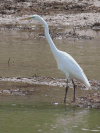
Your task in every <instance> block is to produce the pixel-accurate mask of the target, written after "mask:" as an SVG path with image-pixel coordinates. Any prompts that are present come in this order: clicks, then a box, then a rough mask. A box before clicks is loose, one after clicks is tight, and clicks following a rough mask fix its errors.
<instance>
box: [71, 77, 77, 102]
mask: <svg viewBox="0 0 100 133" xmlns="http://www.w3.org/2000/svg"><path fill="white" fill-rule="evenodd" d="M72 83H73V87H74V98H73V101H75V87H76V85H75V83H74V81H73V79H72Z"/></svg>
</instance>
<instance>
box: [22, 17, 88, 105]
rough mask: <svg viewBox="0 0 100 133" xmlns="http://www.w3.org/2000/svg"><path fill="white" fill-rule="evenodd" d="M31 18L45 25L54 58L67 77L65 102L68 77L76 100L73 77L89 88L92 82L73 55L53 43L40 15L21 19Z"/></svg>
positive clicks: (45, 25)
mask: <svg viewBox="0 0 100 133" xmlns="http://www.w3.org/2000/svg"><path fill="white" fill-rule="evenodd" d="M30 19H32V20H38V21H40V22H41V23H42V24H43V25H44V28H45V36H46V39H47V41H48V43H49V45H50V48H51V51H52V53H53V55H54V58H55V59H56V62H57V66H58V69H59V70H61V71H62V72H63V73H64V74H65V76H66V78H67V85H66V89H65V98H64V103H66V95H67V91H68V78H70V79H71V80H72V83H73V87H74V101H75V87H76V86H75V84H74V81H73V79H77V80H79V81H81V82H83V83H84V84H85V86H86V87H87V88H88V89H89V88H90V84H89V81H88V79H87V77H86V76H85V74H84V72H83V70H82V68H81V67H80V66H79V65H78V63H77V62H76V61H75V60H74V59H73V57H72V56H71V55H69V54H68V53H66V52H63V51H60V50H58V49H57V47H56V46H55V44H54V43H53V40H52V39H51V37H50V34H49V28H48V25H47V23H46V21H45V20H44V19H43V18H42V17H40V16H39V15H32V16H30V17H28V18H24V19H21V20H30Z"/></svg>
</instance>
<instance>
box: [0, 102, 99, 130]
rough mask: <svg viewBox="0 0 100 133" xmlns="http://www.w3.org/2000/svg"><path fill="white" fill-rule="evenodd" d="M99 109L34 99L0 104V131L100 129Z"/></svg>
mask: <svg viewBox="0 0 100 133" xmlns="http://www.w3.org/2000/svg"><path fill="white" fill-rule="evenodd" d="M99 114H100V110H88V109H76V108H68V109H67V111H65V110H64V108H63V106H62V105H58V106H54V105H52V104H50V103H43V102H42V103H41V102H37V103H34V104H31V103H29V104H28V103H26V104H18V103H9V104H7V103H5V104H0V116H1V117H0V121H1V122H0V131H1V132H2V133H5V132H8V133H13V132H15V133H18V132H19V133H22V132H24V133H27V132H28V133H32V132H35V133H38V132H41V133H47V132H48V133H51V132H53V133H83V132H85V133H90V132H100V115H99Z"/></svg>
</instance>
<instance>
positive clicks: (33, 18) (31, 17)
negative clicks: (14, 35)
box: [21, 15, 42, 21]
mask: <svg viewBox="0 0 100 133" xmlns="http://www.w3.org/2000/svg"><path fill="white" fill-rule="evenodd" d="M30 19H32V20H39V21H41V19H42V18H41V17H40V16H39V15H32V16H30V17H27V18H23V19H21V20H30Z"/></svg>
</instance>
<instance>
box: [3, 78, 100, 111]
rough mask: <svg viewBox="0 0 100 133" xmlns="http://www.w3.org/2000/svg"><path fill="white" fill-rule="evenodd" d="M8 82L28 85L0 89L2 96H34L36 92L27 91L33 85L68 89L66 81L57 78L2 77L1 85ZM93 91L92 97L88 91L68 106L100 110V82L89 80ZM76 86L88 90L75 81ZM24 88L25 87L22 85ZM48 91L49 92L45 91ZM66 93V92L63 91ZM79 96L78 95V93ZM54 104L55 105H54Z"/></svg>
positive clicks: (70, 84)
mask: <svg viewBox="0 0 100 133" xmlns="http://www.w3.org/2000/svg"><path fill="white" fill-rule="evenodd" d="M6 82H9V83H12V84H13V83H17V84H18V83H21V84H23V83H25V84H26V83H27V85H24V90H23V89H21V88H20V89H19V88H16V89H4V90H2V89H0V95H17V96H18V95H19V96H27V95H30V96H31V95H34V91H33V90H31V89H28V90H25V88H26V87H29V86H31V85H43V86H44V85H46V86H54V87H55V86H58V87H62V88H65V87H66V79H57V78H49V77H38V76H34V77H28V78H26V77H23V78H22V77H12V78H9V77H5V78H4V77H1V78H0V83H3V84H5V83H6ZM89 82H90V84H91V86H92V90H91V93H92V95H91V94H90V93H89V92H88V91H87V92H85V93H86V94H85V95H83V94H82V95H83V96H82V97H76V101H75V103H73V101H72V100H71V101H69V102H68V103H67V105H71V106H76V107H81V108H82V107H83V108H89V109H91V108H96V109H100V81H99V80H93V79H92V80H89ZM75 84H76V85H77V89H80V90H82V91H86V88H85V87H84V85H82V84H81V83H80V82H78V81H76V80H75ZM22 87H23V85H22ZM69 88H73V85H72V82H71V81H70V80H69ZM45 91H47V90H45ZM63 91H64V90H63ZM76 94H77V93H76ZM53 104H54V103H53ZM58 104H59V103H58Z"/></svg>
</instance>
